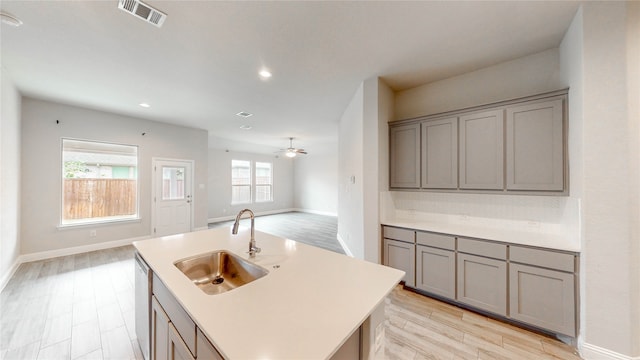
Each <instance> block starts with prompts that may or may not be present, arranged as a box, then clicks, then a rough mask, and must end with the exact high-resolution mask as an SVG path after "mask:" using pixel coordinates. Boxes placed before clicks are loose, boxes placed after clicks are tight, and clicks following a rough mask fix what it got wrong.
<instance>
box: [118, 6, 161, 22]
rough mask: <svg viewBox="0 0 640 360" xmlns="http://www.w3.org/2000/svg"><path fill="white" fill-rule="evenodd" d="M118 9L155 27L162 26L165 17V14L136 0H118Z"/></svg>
mask: <svg viewBox="0 0 640 360" xmlns="http://www.w3.org/2000/svg"><path fill="white" fill-rule="evenodd" d="M118 9H120V10H123V11H126V12H128V13H130V14H132V15H135V16H136V17H137V18H140V19H142V20H144V21H146V22H148V23H150V24H153V25H155V26H157V27H160V26H162V23H164V19H166V18H167V14H165V13H163V12H162V11H159V10H157V9H154V8H152V7H151V6H149V5H147V4H145V3H143V2H142V1H137V0H120V1H119V2H118Z"/></svg>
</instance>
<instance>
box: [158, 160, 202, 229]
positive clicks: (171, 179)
mask: <svg viewBox="0 0 640 360" xmlns="http://www.w3.org/2000/svg"><path fill="white" fill-rule="evenodd" d="M153 171H154V173H153V189H154V194H153V214H152V217H153V221H152V226H153V235H154V236H165V235H174V234H180V233H185V232H190V231H191V230H192V221H191V218H192V214H191V212H192V209H193V206H192V204H193V197H192V192H191V190H192V187H193V161H188V160H158V159H154V160H153Z"/></svg>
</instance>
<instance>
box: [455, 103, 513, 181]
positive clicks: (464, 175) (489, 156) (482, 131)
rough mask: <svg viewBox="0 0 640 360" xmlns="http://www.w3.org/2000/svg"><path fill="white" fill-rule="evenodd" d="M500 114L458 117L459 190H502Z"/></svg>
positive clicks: (502, 159)
mask: <svg viewBox="0 0 640 360" xmlns="http://www.w3.org/2000/svg"><path fill="white" fill-rule="evenodd" d="M503 129H504V110H502V109H498V110H488V111H481V112H477V113H472V114H466V115H463V116H460V189H473V190H502V189H503V187H504V175H503V174H504V172H503V170H504V140H503V139H504V134H503Z"/></svg>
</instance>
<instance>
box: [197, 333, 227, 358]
mask: <svg viewBox="0 0 640 360" xmlns="http://www.w3.org/2000/svg"><path fill="white" fill-rule="evenodd" d="M196 348H197V349H198V359H206V360H222V359H223V358H222V355H220V353H218V350H216V348H215V347H213V345H212V344H211V343H210V342H209V340H208V339H207V338H206V336H204V334H203V333H202V332H201V331H200V329H198V332H197V333H196Z"/></svg>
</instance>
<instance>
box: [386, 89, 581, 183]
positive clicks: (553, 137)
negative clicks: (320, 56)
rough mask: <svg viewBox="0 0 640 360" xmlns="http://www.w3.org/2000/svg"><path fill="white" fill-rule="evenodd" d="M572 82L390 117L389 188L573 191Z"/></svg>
mask: <svg viewBox="0 0 640 360" xmlns="http://www.w3.org/2000/svg"><path fill="white" fill-rule="evenodd" d="M567 98H568V93H567V90H560V91H553V92H548V93H544V94H539V95H534V96H529V97H526V98H520V99H512V100H507V101H502V102H497V103H493V104H486V105H481V106H477V107H473V108H467V109H460V110H454V111H449V112H447V113H441V114H434V115H429V116H425V117H421V118H416V119H407V120H404V121H399V122H395V123H393V124H391V125H389V134H390V143H389V162H390V164H389V165H390V176H389V178H390V188H392V189H398V190H403V189H411V190H413V189H421V190H427V191H448V192H474V193H482V192H483V193H497V192H500V193H503V194H532V193H534V192H535V193H536V194H545V195H568V194H569V190H568V184H569V167H568V164H569V161H568V151H567V149H568V144H567V141H568V137H567V129H568V117H567Z"/></svg>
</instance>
